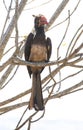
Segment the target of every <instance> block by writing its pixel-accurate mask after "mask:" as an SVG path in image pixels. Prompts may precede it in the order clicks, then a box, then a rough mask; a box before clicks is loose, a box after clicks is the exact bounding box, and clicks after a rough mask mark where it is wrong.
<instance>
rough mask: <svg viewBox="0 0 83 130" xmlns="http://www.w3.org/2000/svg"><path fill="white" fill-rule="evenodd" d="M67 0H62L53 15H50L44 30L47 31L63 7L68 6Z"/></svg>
mask: <svg viewBox="0 0 83 130" xmlns="http://www.w3.org/2000/svg"><path fill="white" fill-rule="evenodd" d="M68 2H69V0H63V1H62V2H61V3H60V5H59V7H58V8H57V9H56V11H55V12H54V14H53V15H52V17H51V19H50V21H49V24H48V26H47V27H46V30H48V28H49V27H50V26H51V25H52V24H53V23H54V21H55V20H56V19H57V17H58V16H59V15H60V14H61V12H62V10H63V9H64V8H65V6H66V5H67V4H68Z"/></svg>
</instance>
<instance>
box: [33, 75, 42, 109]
mask: <svg viewBox="0 0 83 130" xmlns="http://www.w3.org/2000/svg"><path fill="white" fill-rule="evenodd" d="M32 80H33V81H32V94H31V99H30V108H32V107H34V108H35V110H37V111H38V110H43V109H44V103H43V95H42V88H41V77H40V73H33V79H32Z"/></svg>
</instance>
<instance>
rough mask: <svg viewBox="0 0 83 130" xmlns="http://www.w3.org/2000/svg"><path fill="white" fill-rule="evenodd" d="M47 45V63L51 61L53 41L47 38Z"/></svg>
mask: <svg viewBox="0 0 83 130" xmlns="http://www.w3.org/2000/svg"><path fill="white" fill-rule="evenodd" d="M46 43H47V44H46V45H47V61H49V59H50V56H51V53H52V44H51V39H50V38H47V41H46Z"/></svg>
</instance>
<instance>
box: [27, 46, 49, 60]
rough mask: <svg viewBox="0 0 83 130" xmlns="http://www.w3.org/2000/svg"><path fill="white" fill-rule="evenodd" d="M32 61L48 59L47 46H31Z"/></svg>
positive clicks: (30, 58)
mask: <svg viewBox="0 0 83 130" xmlns="http://www.w3.org/2000/svg"><path fill="white" fill-rule="evenodd" d="M29 60H30V61H34V62H38V61H45V60H47V49H46V46H43V45H39V44H33V45H32V46H31V52H30V57H29Z"/></svg>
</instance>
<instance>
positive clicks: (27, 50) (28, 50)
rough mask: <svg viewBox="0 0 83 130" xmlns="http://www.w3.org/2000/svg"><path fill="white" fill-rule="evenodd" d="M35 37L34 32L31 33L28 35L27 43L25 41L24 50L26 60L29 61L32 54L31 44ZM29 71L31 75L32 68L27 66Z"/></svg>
mask: <svg viewBox="0 0 83 130" xmlns="http://www.w3.org/2000/svg"><path fill="white" fill-rule="evenodd" d="M33 37H34V35H33V34H32V33H30V34H29V35H28V37H27V40H26V43H25V50H24V56H25V60H26V61H29V56H30V51H31V44H32V42H33ZM27 69H28V72H29V76H30V77H31V74H32V72H31V68H30V67H29V66H27Z"/></svg>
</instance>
